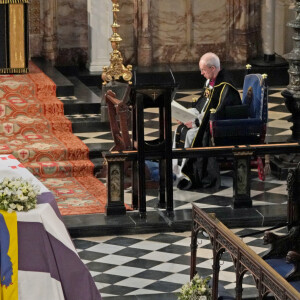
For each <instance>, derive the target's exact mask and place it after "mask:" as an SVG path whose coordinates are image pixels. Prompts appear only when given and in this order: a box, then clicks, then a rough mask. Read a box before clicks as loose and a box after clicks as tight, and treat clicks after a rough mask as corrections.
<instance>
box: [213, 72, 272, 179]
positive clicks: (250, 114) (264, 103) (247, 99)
mask: <svg viewBox="0 0 300 300" xmlns="http://www.w3.org/2000/svg"><path fill="white" fill-rule="evenodd" d="M265 78H266V75H261V74H248V75H246V76H245V79H244V86H243V96H242V105H236V106H227V107H225V118H224V119H222V120H220V119H216V117H215V116H216V115H217V114H215V113H214V112H211V117H210V134H211V140H212V144H213V145H214V146H229V145H250V144H252V145H255V144H263V143H265V139H266V131H267V122H268V87H267V84H266V80H265ZM224 165H228V162H225V164H224ZM251 166H252V167H258V175H259V178H260V179H261V180H264V179H265V174H264V159H263V158H261V157H256V158H254V159H253V160H252V161H251Z"/></svg>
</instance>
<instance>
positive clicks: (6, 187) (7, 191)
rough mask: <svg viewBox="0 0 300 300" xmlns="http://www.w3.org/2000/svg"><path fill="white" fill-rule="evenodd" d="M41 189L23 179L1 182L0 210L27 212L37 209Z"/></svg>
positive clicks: (5, 179)
mask: <svg viewBox="0 0 300 300" xmlns="http://www.w3.org/2000/svg"><path fill="white" fill-rule="evenodd" d="M38 194H40V188H39V187H36V186H34V185H32V183H30V182H28V181H25V180H23V179H22V178H16V179H15V178H12V179H9V178H4V179H3V180H2V182H0V209H3V210H6V211H10V212H11V211H13V210H17V211H23V210H25V211H27V210H29V209H31V208H34V207H36V203H37V195H38Z"/></svg>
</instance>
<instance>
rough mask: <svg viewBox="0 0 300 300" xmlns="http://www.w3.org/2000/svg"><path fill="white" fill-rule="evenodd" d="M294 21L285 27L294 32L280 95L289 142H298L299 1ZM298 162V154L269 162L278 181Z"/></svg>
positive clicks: (299, 138) (276, 158)
mask: <svg viewBox="0 0 300 300" xmlns="http://www.w3.org/2000/svg"><path fill="white" fill-rule="evenodd" d="M294 3H295V11H296V19H295V20H292V21H290V22H288V24H287V26H289V27H290V28H292V29H293V30H294V35H293V37H292V39H293V49H292V51H291V52H290V53H288V54H285V55H284V56H283V57H284V58H285V59H286V60H287V61H288V63H289V70H288V73H289V85H288V86H287V89H286V90H284V91H283V92H282V93H281V94H282V96H283V97H284V98H285V105H286V107H287V109H288V110H289V112H290V113H291V115H292V116H291V118H290V119H289V120H288V121H289V122H291V123H292V124H293V125H292V126H291V130H292V136H291V137H290V139H289V141H296V142H298V143H299V142H300V0H295V1H294ZM299 162H300V156H299V154H282V155H278V156H277V155H275V156H274V160H271V161H270V163H271V164H270V165H271V169H272V172H273V173H275V174H276V175H277V176H278V177H279V178H280V179H285V178H286V177H287V172H288V169H289V168H295V167H297V165H298V163H299Z"/></svg>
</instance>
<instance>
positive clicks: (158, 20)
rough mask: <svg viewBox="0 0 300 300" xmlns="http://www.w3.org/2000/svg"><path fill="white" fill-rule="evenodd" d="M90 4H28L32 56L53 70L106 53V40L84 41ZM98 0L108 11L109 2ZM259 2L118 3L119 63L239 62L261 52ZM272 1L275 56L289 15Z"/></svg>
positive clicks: (284, 43) (286, 42) (285, 37)
mask: <svg viewBox="0 0 300 300" xmlns="http://www.w3.org/2000/svg"><path fill="white" fill-rule="evenodd" d="M89 1H91V0H40V1H39V0H31V2H30V54H31V56H44V57H46V58H47V59H49V60H52V61H55V62H56V63H57V64H58V65H78V66H84V65H85V64H86V62H87V60H88V55H89V53H90V52H91V48H94V49H99V48H101V43H102V44H104V45H106V46H105V47H106V48H107V41H108V39H109V37H110V36H107V37H106V38H105V39H102V41H99V40H98V39H97V38H94V39H93V40H90V41H89V38H88V36H89V33H88V31H89V26H90V24H88V23H89V19H88V14H90V13H93V12H90V11H88V4H89ZM97 1H100V2H103V5H106V6H107V1H108V0H97ZM109 1H110V0H109ZM263 2H264V1H261V0H218V1H211V0H163V1H162V0H147V1H145V0H119V4H120V13H119V14H118V23H119V24H120V25H121V27H120V29H119V34H120V35H121V37H122V39H123V41H122V43H121V46H120V50H121V52H122V54H123V57H124V64H128V63H131V64H134V65H136V64H138V65H144V66H148V65H152V64H156V63H194V62H197V61H198V59H199V56H200V55H201V54H203V53H205V52H207V51H214V52H216V53H217V54H218V55H219V56H220V58H221V60H222V61H229V62H234V63H244V62H245V61H247V59H249V58H251V57H256V56H257V55H260V54H261V53H262V47H261V44H262V40H261V29H262V26H261V24H262V22H263V20H262V18H263V16H262V13H261V12H262V7H263ZM276 2H277V4H276V16H278V18H277V19H276V20H278V22H277V23H276V33H277V38H276V52H278V53H279V54H283V52H286V51H287V50H288V49H289V48H290V44H291V38H290V35H289V34H288V32H287V31H286V29H285V28H286V27H285V24H286V22H287V21H288V19H290V18H291V17H292V14H291V11H290V4H289V2H290V1H289V0H278V1H276ZM96 15H101V14H98V13H97V14H96ZM102 16H103V14H102ZM107 20H108V19H107V18H103V19H102V20H99V21H98V24H97V26H96V28H98V26H99V28H103V25H105V27H106V28H107V26H108V25H107V24H103V22H107ZM101 22H102V23H101ZM110 25H111V24H110ZM94 30H95V28H94ZM99 30H101V29H99ZM106 31H107V32H108V30H106ZM94 36H97V35H94ZM106 39H107V40H106ZM103 40H104V41H105V42H103ZM97 51H100V50H97ZM105 51H106V52H110V49H106V50H105ZM102 52H103V51H102ZM94 56H95V57H97V53H94ZM98 56H99V57H100V56H101V57H105V56H106V55H104V54H103V53H101V55H98ZM108 56H109V53H107V57H108ZM107 63H109V62H107Z"/></svg>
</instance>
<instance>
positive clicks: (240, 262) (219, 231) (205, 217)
mask: <svg viewBox="0 0 300 300" xmlns="http://www.w3.org/2000/svg"><path fill="white" fill-rule="evenodd" d="M192 218H193V227H192V237H191V272H190V277H191V278H193V277H194V275H195V274H196V254H197V236H198V232H199V231H200V230H205V232H206V233H207V234H208V235H209V238H210V241H211V244H212V248H213V249H212V251H213V279H212V288H213V292H212V293H213V294H212V299H213V300H216V299H217V297H218V281H219V271H220V259H221V256H222V254H223V253H224V252H225V251H227V252H228V253H229V254H230V256H231V258H232V261H233V265H234V267H235V273H236V299H238V300H240V299H242V291H243V289H242V283H243V276H244V274H245V273H246V272H247V271H248V272H250V274H251V275H252V277H253V279H254V282H255V284H256V288H257V290H258V297H259V299H264V298H265V297H266V296H267V295H268V294H270V293H271V294H272V295H273V296H274V298H275V299H278V300H288V299H293V300H299V299H300V293H299V292H298V291H297V290H296V289H295V288H294V287H292V286H291V285H290V284H289V283H288V282H287V281H286V280H285V279H284V278H283V277H281V276H280V275H279V274H278V273H277V272H276V271H275V270H274V269H273V268H271V267H270V266H269V265H268V264H267V263H266V262H265V261H264V260H263V259H262V258H261V257H260V256H258V255H257V254H256V253H255V252H254V251H253V250H252V249H251V248H250V247H248V246H247V245H246V244H245V243H243V241H242V240H241V239H240V238H239V237H238V236H236V235H235V234H234V233H233V232H232V231H231V230H229V229H228V228H227V227H226V226H225V225H224V224H223V223H222V222H220V221H219V220H218V219H217V218H216V217H215V216H214V214H206V213H205V212H204V211H202V210H201V209H200V208H198V207H197V206H196V205H194V204H193V211H192Z"/></svg>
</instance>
